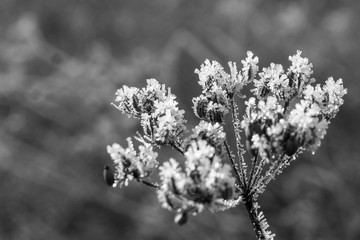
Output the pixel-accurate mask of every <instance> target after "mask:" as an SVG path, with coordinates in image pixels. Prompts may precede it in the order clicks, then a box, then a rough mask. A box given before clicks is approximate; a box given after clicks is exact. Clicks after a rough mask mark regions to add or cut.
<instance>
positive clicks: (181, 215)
mask: <svg viewBox="0 0 360 240" xmlns="http://www.w3.org/2000/svg"><path fill="white" fill-rule="evenodd" d="M187 218H188V214H187V212H186V211H181V212H178V213H177V214H176V215H175V218H174V222H175V223H176V224H178V225H180V226H181V225H184V224H185V223H186V222H187Z"/></svg>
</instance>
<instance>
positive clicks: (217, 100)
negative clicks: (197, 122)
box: [192, 91, 229, 123]
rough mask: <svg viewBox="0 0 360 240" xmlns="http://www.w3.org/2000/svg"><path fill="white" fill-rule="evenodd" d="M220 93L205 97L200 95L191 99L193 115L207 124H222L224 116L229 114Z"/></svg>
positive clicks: (225, 101) (226, 103) (225, 102)
mask: <svg viewBox="0 0 360 240" xmlns="http://www.w3.org/2000/svg"><path fill="white" fill-rule="evenodd" d="M222 93H223V92H222V91H219V92H214V93H213V94H211V95H209V94H208V95H207V96H205V95H203V94H201V95H200V96H199V97H195V98H193V100H192V102H193V104H194V105H193V109H194V113H195V115H196V116H197V117H198V118H200V119H203V120H206V121H209V122H213V123H215V122H218V123H224V120H225V114H227V113H228V112H229V106H228V102H227V100H226V98H223V96H224V95H222Z"/></svg>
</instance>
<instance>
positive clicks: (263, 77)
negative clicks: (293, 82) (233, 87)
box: [252, 63, 291, 100]
mask: <svg viewBox="0 0 360 240" xmlns="http://www.w3.org/2000/svg"><path fill="white" fill-rule="evenodd" d="M259 76H260V79H259V80H254V86H255V88H254V89H252V91H253V92H254V94H255V95H256V96H257V97H258V98H263V97H266V96H267V95H268V94H274V95H275V96H276V97H277V98H278V99H284V100H289V99H290V97H291V95H290V89H289V79H288V77H287V75H286V74H285V72H284V69H283V67H282V65H280V64H274V63H271V64H270V67H268V68H264V69H263V71H262V72H260V73H259Z"/></svg>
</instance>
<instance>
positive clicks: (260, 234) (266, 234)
mask: <svg viewBox="0 0 360 240" xmlns="http://www.w3.org/2000/svg"><path fill="white" fill-rule="evenodd" d="M245 207H246V210H247V212H248V214H249V217H250V220H251V223H252V225H253V228H254V231H255V234H256V237H257V238H258V239H259V240H273V239H274V236H275V235H274V234H271V232H270V231H268V230H266V229H267V227H268V224H267V222H266V219H265V217H264V214H263V212H262V211H261V210H260V207H259V205H258V204H257V203H256V202H255V201H254V200H253V198H252V197H251V196H250V197H247V198H246V199H245Z"/></svg>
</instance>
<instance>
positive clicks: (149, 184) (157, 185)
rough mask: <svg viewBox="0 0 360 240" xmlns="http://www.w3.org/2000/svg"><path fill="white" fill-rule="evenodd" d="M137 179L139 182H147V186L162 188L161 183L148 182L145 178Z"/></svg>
mask: <svg viewBox="0 0 360 240" xmlns="http://www.w3.org/2000/svg"><path fill="white" fill-rule="evenodd" d="M137 180H138V182H141V183H143V184H145V185H146V186H149V187H153V188H156V189H161V187H160V185H159V184H157V183H152V182H148V181H146V180H143V179H137Z"/></svg>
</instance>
